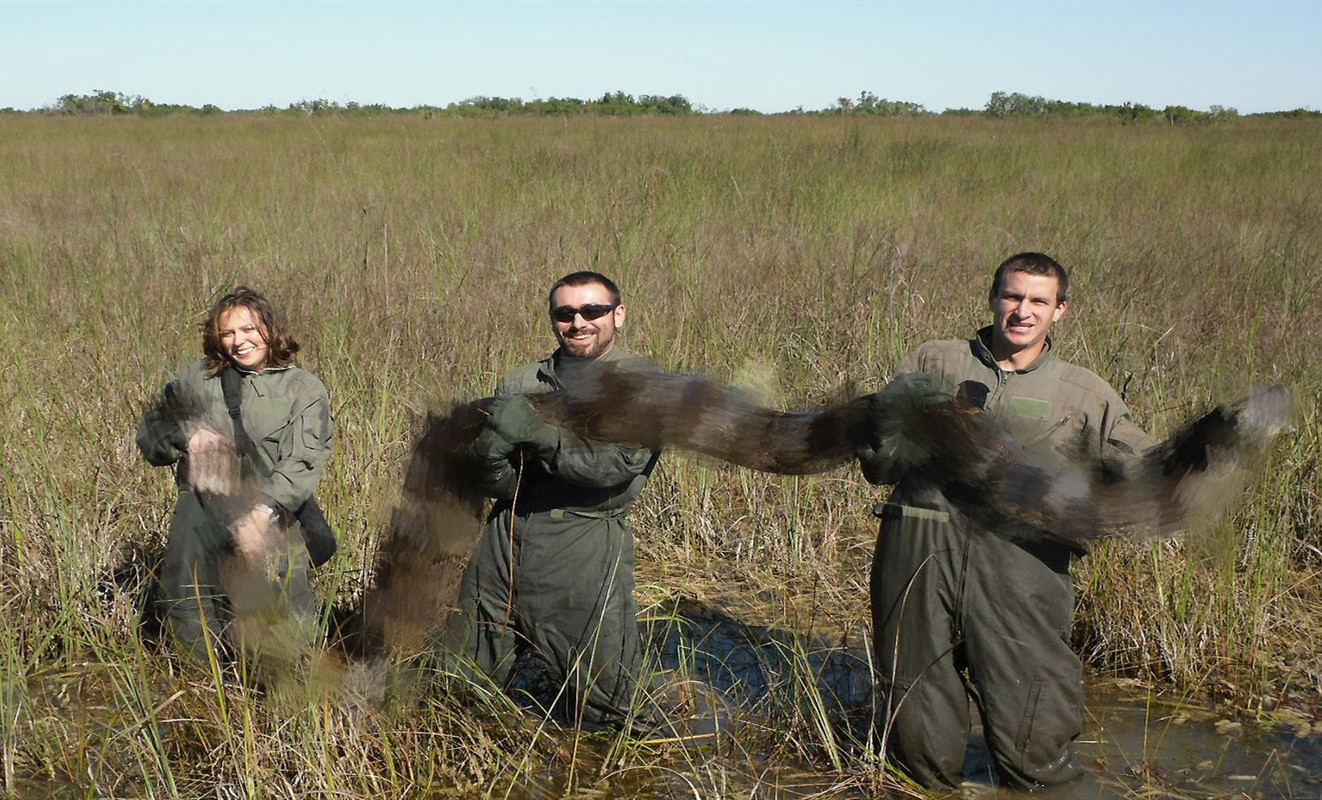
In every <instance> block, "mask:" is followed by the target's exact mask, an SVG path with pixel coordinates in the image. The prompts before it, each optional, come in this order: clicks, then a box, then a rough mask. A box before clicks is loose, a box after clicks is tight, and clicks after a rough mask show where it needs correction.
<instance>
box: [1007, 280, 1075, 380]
mask: <svg viewBox="0 0 1322 800" xmlns="http://www.w3.org/2000/svg"><path fill="white" fill-rule="evenodd" d="M1059 289H1060V283H1059V281H1058V280H1057V279H1056V277H1055V276H1054V275H1033V274H1031V273H1027V272H1015V271H1013V270H1011V271H1009V272H1006V273H1005V275H1004V276H1003V278H1002V279H1001V285H1000V287H999V288H998V289H997V290H996V294H994V295H992V298H991V302H990V305H991V310H992V315H993V317H994V322H993V324H992V355H994V356H995V357H996V358H998V359H1004V358H1008V357H1009V356H1011V355H1015V354H1017V353H1025V352H1027V353H1030V354H1032V355H1034V356H1036V354H1037V353H1038V352H1040V351H1041V350H1042V347H1043V345H1044V343H1045V342H1046V340H1047V333H1049V332H1050V331H1051V326H1052V325H1054V324H1055V323H1056V322H1057V321H1058V320H1060V318H1061V317H1063V316H1065V307H1066V306H1067V305H1068V304H1067V303H1062V302H1057V300H1056V297H1057V292H1058V290H1059Z"/></svg>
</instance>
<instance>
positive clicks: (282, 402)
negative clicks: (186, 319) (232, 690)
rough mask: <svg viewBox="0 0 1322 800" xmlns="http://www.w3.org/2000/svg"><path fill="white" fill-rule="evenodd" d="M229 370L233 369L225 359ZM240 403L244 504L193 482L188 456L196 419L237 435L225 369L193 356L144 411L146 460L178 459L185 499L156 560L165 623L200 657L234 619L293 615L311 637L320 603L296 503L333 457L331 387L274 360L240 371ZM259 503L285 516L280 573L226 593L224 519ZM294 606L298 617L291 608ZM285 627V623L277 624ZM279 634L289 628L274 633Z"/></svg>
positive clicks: (277, 619)
mask: <svg viewBox="0 0 1322 800" xmlns="http://www.w3.org/2000/svg"><path fill="white" fill-rule="evenodd" d="M227 369H233V367H227ZM240 388H241V400H240V410H241V414H242V418H243V427H244V429H245V430H246V431H247V432H248V436H249V437H250V438H251V439H252V441H253V444H254V448H255V451H256V456H257V459H258V460H259V461H260V462H261V463H259V464H254V465H249V468H248V469H245V470H243V475H244V481H245V483H246V484H247V485H246V486H245V490H246V491H245V493H244V502H245V503H248V504H249V505H247V506H246V507H244V508H241V509H233V508H228V506H232V505H233V500H227V499H222V498H208V497H206V496H205V495H203V494H201V493H199V492H197V491H195V490H194V489H193V487H192V486H191V485H189V483H188V479H187V469H186V468H185V465H186V459H185V456H186V454H187V452H188V442H189V440H190V439H191V438H192V436H193V433H194V432H195V431H196V430H197V428H198V426H199V425H203V424H205V425H207V426H209V427H210V428H211V429H212V430H214V431H216V432H217V433H220V434H222V435H224V436H225V437H227V438H229V439H230V441H233V440H234V423H233V420H231V419H230V416H229V412H228V410H227V408H226V406H225V399H224V395H223V393H222V391H221V379H220V377H219V376H216V377H211V376H209V375H207V373H206V364H205V362H202V361H198V362H196V363H194V364H191V365H190V366H188V367H187V368H185V369H184V371H183V372H182V373H181V374H180V375H179V377H177V378H176V379H175V380H174V381H172V382H171V383H170V384H169V385H168V386H167V387H166V388H165V391H164V392H163V399H162V401H161V402H160V403H158V404H157V405H156V406H155V407H153V408H151V409H149V410H148V411H147V413H146V414H144V415H143V418H142V422H141V424H140V425H139V427H138V435H137V442H138V448H139V449H140V450H141V451H142V453H143V455H144V456H145V457H146V459H147V461H148V463H151V464H153V465H155V466H166V465H170V464H176V463H180V460H181V459H184V463H183V464H181V468H180V469H178V470H176V473H175V481H176V484H177V485H178V487H179V497H178V500H177V502H176V504H175V510H174V517H173V518H172V519H171V521H170V534H169V539H168V540H167V542H166V548H165V556H164V558H163V560H162V563H161V568H160V582H161V588H162V591H163V593H164V605H165V610H166V612H167V613H166V622H167V624H168V625H169V627H170V630H171V631H172V633H173V634H174V636H175V638H176V639H177V640H178V642H179V644H180V645H181V646H182V647H183V648H184V649H185V650H187V651H188V652H190V653H192V654H193V655H195V656H197V657H198V658H205V657H206V646H207V642H208V640H210V642H211V643H212V644H213V646H218V645H220V644H221V643H222V642H225V641H226V628H227V622H228V620H230V619H231V617H238V618H242V617H245V616H248V615H260V616H262V617H266V616H271V617H272V619H271V620H268V621H267V622H270V623H271V624H274V625H283V624H284V623H286V622H291V621H292V622H293V623H294V625H295V627H297V628H298V637H299V638H303V639H306V638H308V637H311V636H313V635H314V634H313V633H312V632H311V629H312V626H314V625H315V615H316V601H315V598H314V597H313V594H312V590H311V588H310V586H309V583H308V576H307V571H308V555H307V550H306V548H305V547H304V545H303V539H302V532H301V530H300V529H299V525H298V521H297V519H295V518H294V515H293V511H294V510H296V509H297V508H298V507H299V506H301V505H302V504H303V502H304V501H305V500H307V499H308V498H309V497H311V496H312V493H313V491H314V490H315V489H316V487H317V483H318V482H319V481H320V480H321V475H322V472H323V470H324V468H325V465H326V460H327V459H328V458H329V457H330V453H331V444H332V439H333V436H334V426H333V423H332V421H331V413H330V400H329V398H328V396H327V394H326V388H325V386H323V385H322V383H321V381H320V380H318V379H317V377H316V376H315V375H313V374H312V373H310V372H308V371H306V370H304V369H300V368H299V367H294V366H288V367H269V368H267V369H265V370H263V371H261V372H243V380H242V383H241V387H240ZM257 502H262V503H264V504H266V505H268V506H270V507H272V508H274V509H277V510H280V511H282V512H284V513H281V514H280V515H279V518H280V520H282V521H283V522H284V523H285V524H286V525H287V527H286V528H285V530H284V533H285V537H286V542H287V544H288V553H287V556H286V558H285V563H284V564H283V565H281V567H280V569H279V572H280V576H279V580H276V581H272V582H270V583H269V585H264V586H260V587H252V588H253V591H250V592H248V591H245V592H241V593H236V594H235V595H230V596H227V595H226V593H225V591H224V589H223V587H222V576H221V565H222V560H223V559H224V558H225V557H227V556H228V555H229V554H231V553H232V552H233V548H234V542H233V537H232V535H231V534H230V532H229V530H228V528H227V524H228V523H229V522H231V521H232V520H230V519H225V518H224V517H226V516H229V515H231V514H235V513H236V512H237V513H241V512H242V511H246V510H248V508H250V507H251V505H250V504H255V503H257ZM291 613H292V617H291V616H289V615H290V614H291ZM281 631H283V628H281ZM277 635H284V634H283V633H278V634H277Z"/></svg>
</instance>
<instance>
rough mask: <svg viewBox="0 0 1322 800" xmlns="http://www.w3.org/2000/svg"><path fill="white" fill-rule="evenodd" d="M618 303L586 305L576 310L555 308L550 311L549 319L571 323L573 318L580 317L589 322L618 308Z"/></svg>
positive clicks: (561, 307) (571, 307)
mask: <svg viewBox="0 0 1322 800" xmlns="http://www.w3.org/2000/svg"><path fill="white" fill-rule="evenodd" d="M619 305H620V304H619V303H612V304H610V305H603V304H601V303H588V304H586V305H581V306H579V307H578V308H575V307H573V306H556V307H555V308H553V309H551V319H553V320H555V321H556V322H573V321H574V317H576V316H581V317H583V319H585V320H587V321H588V322H591V321H592V320H594V319H598V318H600V317H604V316H606V315H607V314H609V313H611V312H612V311H614V310H615V309H616V308H618V307H619Z"/></svg>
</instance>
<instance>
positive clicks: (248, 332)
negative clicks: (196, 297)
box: [216, 306, 271, 372]
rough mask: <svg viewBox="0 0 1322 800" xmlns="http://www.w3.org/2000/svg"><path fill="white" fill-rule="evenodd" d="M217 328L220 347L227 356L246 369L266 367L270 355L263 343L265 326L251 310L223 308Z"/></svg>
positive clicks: (255, 369) (259, 370)
mask: <svg viewBox="0 0 1322 800" xmlns="http://www.w3.org/2000/svg"><path fill="white" fill-rule="evenodd" d="M216 327H217V329H218V330H219V333H220V350H221V352H222V353H224V354H225V357H226V358H228V359H229V360H230V361H232V362H233V363H234V364H236V365H238V366H240V367H242V368H243V369H246V370H248V371H249V372H261V371H262V370H264V369H266V367H267V364H268V363H269V362H270V357H271V351H270V349H269V348H268V347H267V346H266V328H265V327H264V326H263V325H262V323H261V321H260V320H258V319H257V315H256V314H254V313H252V309H250V308H248V307H247V306H235V307H234V308H231V309H229V310H228V311H222V312H221V314H220V316H219V317H218V318H217V319H216Z"/></svg>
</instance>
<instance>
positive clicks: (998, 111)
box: [983, 92, 1047, 119]
mask: <svg viewBox="0 0 1322 800" xmlns="http://www.w3.org/2000/svg"><path fill="white" fill-rule="evenodd" d="M983 112H984V113H985V114H986V115H987V116H989V117H995V118H997V119H1002V118H1005V117H1040V116H1043V115H1045V114H1046V113H1047V101H1046V99H1045V98H1043V97H1040V96H1037V95H1033V96H1029V95H1026V94H1022V93H1020V92H992V95H991V98H989V99H988V100H987V105H986V107H985V108H984V109H983Z"/></svg>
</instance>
